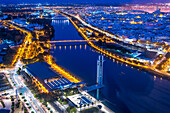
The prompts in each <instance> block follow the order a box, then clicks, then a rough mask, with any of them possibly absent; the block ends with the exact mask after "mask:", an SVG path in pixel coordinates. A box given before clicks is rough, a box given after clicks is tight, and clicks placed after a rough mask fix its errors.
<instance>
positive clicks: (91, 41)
mask: <svg viewBox="0 0 170 113" xmlns="http://www.w3.org/2000/svg"><path fill="white" fill-rule="evenodd" d="M60 42H96V41H95V40H59V41H47V43H60Z"/></svg>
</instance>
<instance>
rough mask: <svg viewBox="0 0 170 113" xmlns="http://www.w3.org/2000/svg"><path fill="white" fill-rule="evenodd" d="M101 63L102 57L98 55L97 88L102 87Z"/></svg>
mask: <svg viewBox="0 0 170 113" xmlns="http://www.w3.org/2000/svg"><path fill="white" fill-rule="evenodd" d="M103 62H104V57H103V56H102V55H99V59H98V60H97V85H98V86H102V85H103Z"/></svg>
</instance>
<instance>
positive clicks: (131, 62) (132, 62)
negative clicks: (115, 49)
mask: <svg viewBox="0 0 170 113" xmlns="http://www.w3.org/2000/svg"><path fill="white" fill-rule="evenodd" d="M54 11H56V10H54ZM57 12H58V11H57ZM64 13H66V14H68V13H67V12H64ZM60 14H62V15H63V16H67V15H65V14H63V13H61V12H60ZM68 15H69V16H71V17H74V18H76V19H77V20H79V21H80V22H81V23H82V24H84V25H85V26H88V27H89V28H91V29H93V30H96V31H99V32H101V33H104V34H106V33H107V32H105V31H102V30H100V29H98V28H96V27H93V26H91V25H89V24H87V23H86V22H84V21H83V20H82V19H80V17H79V16H75V15H72V14H68ZM69 16H67V17H68V18H69V20H70V21H71V23H72V24H73V25H74V26H75V28H76V29H77V31H78V32H79V33H80V34H81V35H82V37H83V38H84V39H85V40H89V39H88V37H87V36H86V35H85V34H84V33H83V31H82V30H80V29H79V27H78V26H77V25H76V23H75V22H74V21H73V20H72V19H71V18H70V17H69ZM107 36H110V37H113V36H114V35H112V34H110V33H107ZM120 41H121V40H120ZM87 43H88V44H89V45H90V46H91V47H93V48H95V49H96V50H98V51H100V52H101V53H102V54H105V55H107V56H109V57H111V58H114V59H117V60H119V61H121V62H124V63H126V64H129V65H132V66H135V67H139V68H143V69H146V70H147V71H149V72H151V73H155V74H159V75H160V76H163V77H164V76H166V77H170V73H168V72H164V71H160V70H158V69H156V68H155V66H154V67H153V66H152V65H151V66H149V65H146V64H145V65H141V60H140V59H139V60H138V59H134V58H127V57H124V58H123V57H120V56H119V55H116V54H113V53H111V52H109V51H107V50H105V49H103V48H101V47H99V46H97V45H95V44H94V43H93V42H87ZM168 51H169V49H168V50H167V52H168ZM135 62H138V63H135ZM142 63H143V62H142Z"/></svg>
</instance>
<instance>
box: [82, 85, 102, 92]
mask: <svg viewBox="0 0 170 113" xmlns="http://www.w3.org/2000/svg"><path fill="white" fill-rule="evenodd" d="M102 87H104V86H103V85H102V86H98V85H92V86H89V87H85V88H84V90H87V92H90V91H93V90H96V89H100V88H102Z"/></svg>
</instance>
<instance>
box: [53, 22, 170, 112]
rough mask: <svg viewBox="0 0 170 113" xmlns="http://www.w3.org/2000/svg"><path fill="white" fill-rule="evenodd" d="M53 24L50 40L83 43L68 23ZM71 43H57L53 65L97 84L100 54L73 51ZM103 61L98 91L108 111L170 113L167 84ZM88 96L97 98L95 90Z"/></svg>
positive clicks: (169, 83)
mask: <svg viewBox="0 0 170 113" xmlns="http://www.w3.org/2000/svg"><path fill="white" fill-rule="evenodd" d="M52 25H53V26H54V28H55V36H54V38H53V39H52V40H83V38H82V37H81V36H80V35H79V34H78V32H77V30H76V29H75V28H74V26H73V25H72V24H71V23H70V22H69V21H68V20H67V21H66V20H53V22H52ZM60 44H62V43H60ZM72 44H74V43H63V44H62V45H67V46H66V48H65V46H61V48H60V47H59V46H57V45H59V44H56V48H53V49H51V54H52V55H53V56H54V57H55V58H56V63H57V64H58V65H60V66H61V67H63V68H64V69H65V70H67V71H68V72H70V73H71V74H73V75H75V76H76V77H78V78H80V79H81V80H82V81H85V82H86V83H87V85H88V86H90V85H94V84H96V74H97V59H98V56H99V55H100V54H99V53H97V52H95V51H94V50H93V48H91V47H89V46H88V45H87V47H85V45H83V43H82V45H81V47H80V45H77V46H76V48H75V46H74V45H72ZM80 44H81V43H80ZM70 45H72V46H71V48H70ZM104 59H105V61H104V70H103V71H104V88H102V89H101V90H100V98H101V100H102V102H103V103H104V104H106V105H107V106H108V107H109V108H110V109H112V110H113V111H115V112H117V113H168V112H170V81H168V80H166V79H163V78H158V77H156V76H155V77H154V75H151V74H148V73H146V72H141V71H138V70H137V69H133V68H131V67H129V66H126V65H125V64H121V63H117V62H113V60H112V59H109V58H107V57H105V58H104ZM91 95H93V96H94V97H96V91H93V92H91Z"/></svg>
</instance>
